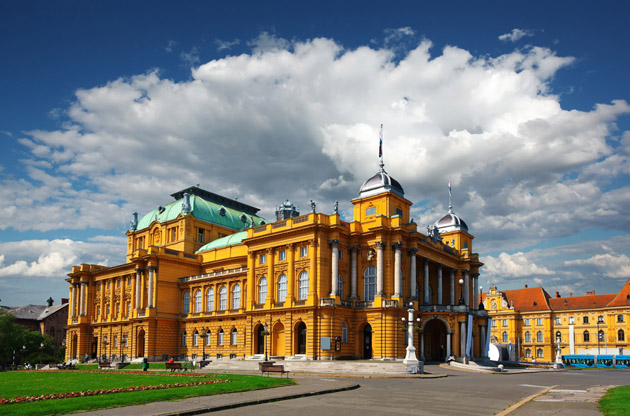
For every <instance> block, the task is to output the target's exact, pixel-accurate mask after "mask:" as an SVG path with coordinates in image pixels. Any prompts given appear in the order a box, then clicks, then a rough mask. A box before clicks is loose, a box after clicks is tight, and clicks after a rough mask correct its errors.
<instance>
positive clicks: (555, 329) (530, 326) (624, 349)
mask: <svg viewBox="0 0 630 416" xmlns="http://www.w3.org/2000/svg"><path fill="white" fill-rule="evenodd" d="M484 306H485V307H486V309H488V313H489V316H490V318H491V324H490V326H491V342H492V343H494V344H500V345H508V346H509V345H511V346H512V351H513V353H512V355H511V358H510V359H513V360H520V361H530V362H531V361H537V362H552V361H553V360H554V358H555V356H556V351H557V344H558V341H559V342H560V347H561V352H562V354H615V355H623V354H627V353H628V346H629V344H628V338H627V337H628V331H630V322H629V320H630V319H629V317H630V280H629V281H628V282H626V284H625V285H624V286H623V288H622V289H621V291H620V292H619V293H617V294H609V295H596V294H595V291H591V292H587V295H586V296H573V294H571V295H570V296H568V297H561V296H560V294H559V293H558V292H556V296H555V297H552V296H550V295H549V294H548V293H547V292H546V291H545V290H544V289H543V288H542V287H533V288H528V287H527V286H526V287H525V288H523V289H516V290H505V291H499V290H497V288H496V286H492V287H491V288H490V290H489V292H488V293H485V294H484ZM507 350H509V347H508V349H507ZM504 359H508V358H507V357H504Z"/></svg>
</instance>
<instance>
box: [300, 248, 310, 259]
mask: <svg viewBox="0 0 630 416" xmlns="http://www.w3.org/2000/svg"><path fill="white" fill-rule="evenodd" d="M307 255H308V247H300V257H306V256H307Z"/></svg>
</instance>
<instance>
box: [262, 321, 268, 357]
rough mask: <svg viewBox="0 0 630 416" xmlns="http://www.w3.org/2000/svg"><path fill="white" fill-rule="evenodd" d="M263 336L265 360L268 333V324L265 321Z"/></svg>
mask: <svg viewBox="0 0 630 416" xmlns="http://www.w3.org/2000/svg"><path fill="white" fill-rule="evenodd" d="M263 335H264V336H265V361H267V336H268V335H269V325H267V322H265V332H263Z"/></svg>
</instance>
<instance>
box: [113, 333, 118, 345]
mask: <svg viewBox="0 0 630 416" xmlns="http://www.w3.org/2000/svg"><path fill="white" fill-rule="evenodd" d="M117 346H118V337H117V336H116V335H114V347H117Z"/></svg>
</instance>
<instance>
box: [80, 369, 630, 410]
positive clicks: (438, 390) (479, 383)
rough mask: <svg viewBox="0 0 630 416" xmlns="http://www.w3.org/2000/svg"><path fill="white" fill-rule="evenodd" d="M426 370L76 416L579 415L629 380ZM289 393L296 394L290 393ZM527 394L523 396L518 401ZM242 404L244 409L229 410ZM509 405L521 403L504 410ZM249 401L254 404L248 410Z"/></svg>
mask: <svg viewBox="0 0 630 416" xmlns="http://www.w3.org/2000/svg"><path fill="white" fill-rule="evenodd" d="M426 371H427V372H429V373H432V374H435V375H437V374H440V375H445V376H446V377H435V378H426V377H422V378H420V377H386V378H383V377H379V376H378V375H377V374H375V375H372V376H369V375H360V376H355V377H352V378H347V377H342V376H340V375H333V374H331V375H313V376H296V377H294V378H295V379H296V380H297V381H298V385H297V386H291V387H282V388H275V389H267V390H259V391H254V392H247V393H233V394H225V395H219V396H209V397H197V398H192V399H186V400H180V401H176V402H161V403H153V404H148V405H142V406H130V407H127V408H119V409H111V410H104V411H97V412H89V413H84V415H85V414H87V415H129V416H131V415H133V416H136V415H171V414H206V413H209V411H212V413H213V414H221V415H242V414H244V413H245V412H252V411H255V414H256V415H257V416H265V415H269V416H281V415H295V414H296V412H299V415H300V416H310V415H313V416H321V415H344V416H347V415H361V416H370V415H375V416H376V415H379V416H382V415H385V414H400V415H494V414H500V415H506V414H510V415H513V416H529V415H570V416H582V415H584V416H586V415H598V414H599V412H598V411H597V400H598V398H599V397H601V395H603V394H604V393H605V391H606V390H607V389H608V388H609V387H611V386H617V385H625V384H628V383H629V380H630V372H629V371H623V370H563V371H543V372H531V373H530V372H525V373H517V372H513V373H508V374H485V373H475V372H467V371H459V370H453V369H450V368H443V367H440V366H437V365H428V366H427V367H426ZM292 378H293V377H292ZM541 393H545V394H541ZM294 396H300V397H297V398H291V397H294ZM533 396H536V397H533ZM528 398H529V399H530V400H529V401H527V402H526V403H523V401H524V400H525V399H528ZM254 403H261V404H254ZM244 404H247V405H248V406H245V407H235V408H231V409H230V407H231V406H242V405H244ZM515 404H522V405H521V406H520V407H518V408H516V409H510V407H511V406H513V405H515ZM251 406H255V410H254V408H253V407H251ZM507 409H510V410H509V411H506V410H507Z"/></svg>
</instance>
